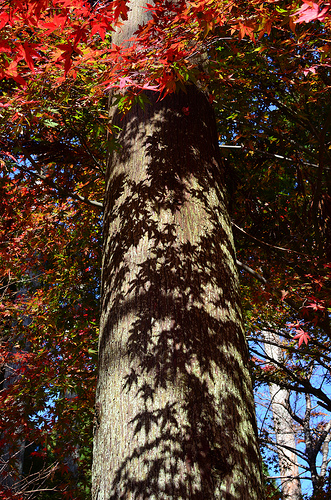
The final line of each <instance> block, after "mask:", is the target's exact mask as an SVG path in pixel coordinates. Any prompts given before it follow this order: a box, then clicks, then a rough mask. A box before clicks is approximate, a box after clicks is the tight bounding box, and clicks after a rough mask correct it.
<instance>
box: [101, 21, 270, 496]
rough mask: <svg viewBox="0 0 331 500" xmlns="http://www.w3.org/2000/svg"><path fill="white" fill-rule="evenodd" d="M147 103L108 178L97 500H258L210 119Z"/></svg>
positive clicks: (199, 105) (194, 110)
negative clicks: (176, 499)
mask: <svg viewBox="0 0 331 500" xmlns="http://www.w3.org/2000/svg"><path fill="white" fill-rule="evenodd" d="M133 29H134V28H133ZM126 36H127V35H126ZM149 98H150V102H151V103H150V105H148V106H147V108H146V110H145V111H142V110H141V109H139V108H137V107H136V108H134V109H132V110H131V112H130V113H128V114H127V115H126V116H125V117H124V118H121V117H117V118H116V117H115V121H116V120H117V125H119V126H120V127H121V128H122V132H121V134H120V138H119V139H120V144H121V149H120V150H119V151H118V152H117V153H116V154H114V156H113V158H112V161H111V162H110V164H109V167H108V172H107V187H106V197H105V216H104V250H103V283H102V306H101V307H102V319H101V332H100V342H99V382H98V389H97V400H96V419H95V420H96V422H95V423H96V428H95V439H94V458H93V495H92V497H93V499H94V500H111V499H112V500H115V499H118V500H119V499H122V500H124V499H125V500H130V499H150V500H153V499H154V500H159V499H162V500H165V499H175V498H178V499H179V498H181V499H205V500H208V499H210V500H211V499H223V500H254V499H258V500H261V499H263V491H262V486H261V469H260V457H259V450H258V446H257V440H256V424H255V415H254V401H253V396H252V387H251V381H250V375H249V372H248V367H247V363H248V351H247V346H246V341H245V336H244V332H243V327H242V318H241V310H240V303H239V296H238V279H237V271H236V265H235V256H234V249H233V240H232V233H231V227H230V221H229V217H228V212H227V206H226V200H225V187H224V183H223V176H222V172H221V166H220V162H219V157H218V147H217V135H216V124H215V118H214V116H213V112H212V109H211V107H210V104H209V102H208V99H207V98H206V97H205V95H203V94H202V93H201V92H200V91H199V90H198V89H196V88H195V87H194V86H193V85H192V86H188V87H187V91H186V93H184V92H181V93H180V94H176V95H170V96H168V97H166V98H165V99H163V100H160V99H158V96H157V95H154V94H149Z"/></svg>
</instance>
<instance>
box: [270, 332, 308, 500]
mask: <svg viewBox="0 0 331 500" xmlns="http://www.w3.org/2000/svg"><path fill="white" fill-rule="evenodd" d="M262 334H263V337H264V339H265V351H266V354H267V356H268V357H269V358H270V359H271V360H275V361H277V362H278V363H279V362H283V352H282V349H281V346H280V340H279V335H277V333H274V332H273V331H269V330H264V331H263V332H262ZM269 391H270V398H271V409H272V414H273V420H274V427H275V434H276V442H277V451H278V461H279V470H280V476H281V479H280V482H281V489H282V494H283V496H284V499H285V500H300V499H301V498H302V491H301V484H300V480H299V479H298V476H299V466H298V457H297V454H296V440H295V432H294V426H293V420H292V417H291V415H290V414H289V412H288V410H287V406H286V405H287V401H288V400H289V391H288V390H287V389H283V388H281V387H280V386H279V385H277V384H273V383H270V384H269Z"/></svg>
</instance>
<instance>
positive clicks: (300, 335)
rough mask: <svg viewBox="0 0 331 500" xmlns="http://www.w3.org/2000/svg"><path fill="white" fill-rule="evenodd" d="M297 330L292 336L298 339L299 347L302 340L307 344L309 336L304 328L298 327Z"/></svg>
mask: <svg viewBox="0 0 331 500" xmlns="http://www.w3.org/2000/svg"><path fill="white" fill-rule="evenodd" d="M297 332H298V333H297V334H296V335H295V336H294V337H293V338H294V339H299V347H300V346H301V344H302V342H304V343H305V344H306V345H307V344H308V340H310V336H309V335H308V333H307V332H305V331H304V330H301V328H299V329H298V330H297Z"/></svg>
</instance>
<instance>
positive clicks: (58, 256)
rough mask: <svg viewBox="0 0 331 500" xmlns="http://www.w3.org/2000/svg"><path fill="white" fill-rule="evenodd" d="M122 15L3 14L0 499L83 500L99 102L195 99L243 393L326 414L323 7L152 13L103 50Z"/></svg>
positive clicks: (329, 227) (328, 226) (326, 60)
mask: <svg viewBox="0 0 331 500" xmlns="http://www.w3.org/2000/svg"><path fill="white" fill-rule="evenodd" d="M128 9H129V6H128V2H125V1H124V0H114V1H112V2H109V1H97V2H90V3H89V2H83V1H81V0H27V1H25V2H21V1H19V0H11V1H6V0H1V1H0V77H1V84H0V85H1V94H0V127H1V133H0V172H1V175H0V205H1V226H0V231H1V247H0V248H1V252H0V279H1V297H2V301H1V304H0V310H1V337H0V339H1V351H0V356H1V358H0V359H1V364H2V366H3V384H2V391H1V394H0V398H1V403H0V408H1V418H0V421H1V424H0V435H1V440H0V448H1V447H2V448H3V449H4V450H5V451H6V453H4V455H3V456H4V457H5V456H6V457H7V458H8V457H9V458H8V459H7V458H1V460H2V462H1V463H0V473H1V472H3V473H6V474H7V473H9V474H10V475H11V477H12V479H13V481H12V486H11V487H9V486H8V487H7V486H4V487H3V490H2V493H0V494H1V495H2V497H1V498H32V497H33V495H34V494H35V493H31V496H28V495H29V493H27V492H28V491H32V492H34V491H38V489H40V490H42V489H45V492H43V493H40V492H39V493H37V495H39V496H38V498H48V496H47V495H53V496H52V498H55V496H54V495H59V496H58V498H62V497H67V498H88V497H89V480H90V478H89V469H90V460H91V441H92V428H93V418H94V409H93V405H94V388H95V380H96V372H95V367H96V355H97V336H98V315H99V311H98V298H99V295H98V293H99V279H100V276H99V274H100V267H101V250H100V248H101V232H102V198H103V189H104V185H103V184H104V173H105V168H106V162H107V155H108V154H109V153H110V152H111V151H112V150H113V149H114V148H116V147H117V145H116V128H114V127H112V125H111V122H110V119H109V115H108V95H109V93H110V92H111V93H112V95H113V96H115V100H116V103H117V106H118V107H119V109H120V110H121V111H123V112H124V113H125V111H126V110H127V109H129V107H130V106H131V105H132V104H133V103H139V104H140V106H141V107H144V106H146V105H147V104H148V97H147V94H146V91H154V92H158V93H159V98H160V99H162V98H163V97H164V95H166V94H167V93H171V92H178V91H181V90H185V86H186V85H189V84H191V83H194V84H196V85H199V86H200V87H201V89H202V90H203V91H205V92H206V93H207V94H208V96H209V99H210V101H211V102H213V103H214V108H215V113H216V117H217V120H218V125H219V140H220V145H221V154H222V156H223V160H224V164H225V171H226V177H227V182H228V184H229V192H230V196H229V203H230V209H231V216H232V220H233V228H234V234H235V238H236V245H237V258H238V266H239V270H240V274H241V278H242V295H243V305H244V310H245V313H246V322H247V332H248V334H249V335H250V338H251V339H252V341H254V342H252V345H253V348H252V349H253V354H254V356H255V357H254V359H255V364H254V367H253V372H254V376H255V377H256V378H257V379H259V380H263V381H268V380H269V379H271V378H272V377H273V378H274V379H276V380H277V381H278V382H283V383H284V384H285V385H286V384H287V385H290V386H291V387H292V388H293V390H299V391H303V390H306V391H309V390H310V391H311V390H315V389H316V390H315V393H314V392H313V394H315V396H316V397H318V398H319V399H320V400H321V401H322V403H323V404H324V408H326V409H327V410H328V411H331V400H330V398H329V397H328V395H327V394H325V393H324V392H325V391H324V392H323V390H321V391H320V392H318V391H317V387H315V386H314V384H313V382H311V381H309V380H308V381H307V376H306V372H305V370H306V367H307V365H309V363H313V364H314V363H315V365H316V364H318V363H320V362H321V364H320V365H319V366H320V367H321V370H325V373H328V370H329V369H330V363H331V360H330V357H329V352H330V345H331V344H330V343H331V331H330V324H329V310H330V309H329V308H330V279H331V266H330V257H331V244H330V241H331V219H330V214H331V192H330V189H331V187H330V147H331V146H330V144H331V137H330V127H331V108H330V82H331V79H330V78H331V76H330V67H331V65H330V53H331V42H330V24H331V10H330V6H329V4H326V3H323V2H313V1H306V0H305V1H304V3H302V2H301V1H300V2H297V1H293V2H281V1H278V0H275V1H272V0H270V1H268V2H265V1H264V2H262V1H261V0H250V1H248V2H247V1H245V2H244V1H239V2H237V1H232V0H227V1H218V0H196V1H186V2H174V3H173V2H170V1H161V0H157V1H156V2H154V4H153V5H149V4H147V5H146V9H148V10H149V12H150V20H149V21H148V23H147V24H146V25H144V26H141V27H139V29H138V31H137V33H136V36H135V37H134V39H133V40H131V41H130V43H128V44H126V45H125V46H116V45H114V44H112V40H111V36H112V32H113V31H114V29H116V28H118V27H120V26H121V23H122V22H123V20H125V19H126V18H127V16H128ZM183 112H184V113H185V114H186V115H187V116H188V117H189V113H190V110H189V109H185V110H183ZM222 146H228V147H227V148H226V147H222ZM262 323H263V324H266V323H267V324H269V325H270V324H272V325H277V328H279V329H280V330H281V331H282V342H283V348H284V352H286V362H285V363H284V366H283V367H282V366H279V367H276V368H275V367H274V366H273V368H272V369H271V370H270V369H268V367H269V368H270V360H269V361H268V360H267V359H265V357H263V356H261V352H260V350H259V349H258V348H257V347H256V346H257V345H258V343H259V342H260V337H259V332H260V330H261V324H262ZM254 350H255V351H256V352H255V353H254ZM321 360H322V361H321ZM323 373H324V372H323ZM325 376H328V377H329V375H325ZM291 377H292V378H291ZM316 391H317V392H316ZM325 418H326V417H325ZM23 441H24V443H25V445H26V446H27V450H28V453H26V458H25V464H24V474H23V476H22V475H21V476H20V477H19V478H18V473H17V470H16V469H17V456H18V455H17V454H18V452H19V449H20V447H21V446H22V442H23ZM50 466H52V467H53V468H52V469H48V467H50ZM1 467H2V469H1ZM41 470H43V471H44V472H45V473H44V476H43V475H42V474H40V471H41ZM8 471H9V472H8ZM37 472H38V474H39V475H38V474H37ZM34 473H36V475H35V476H33V474H34ZM16 476H17V477H16ZM29 477H30V478H32V479H31V480H30V479H29ZM17 481H18V482H17ZM29 481H32V482H31V483H29ZM15 484H16V486H15ZM45 485H46V486H45ZM53 489H54V490H53ZM46 490H47V491H46ZM48 490H50V491H48ZM0 491H1V490H0ZM15 492H16V493H15ZM10 495H14V496H10ZM41 495H44V496H41ZM56 498H57V497H56Z"/></svg>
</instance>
